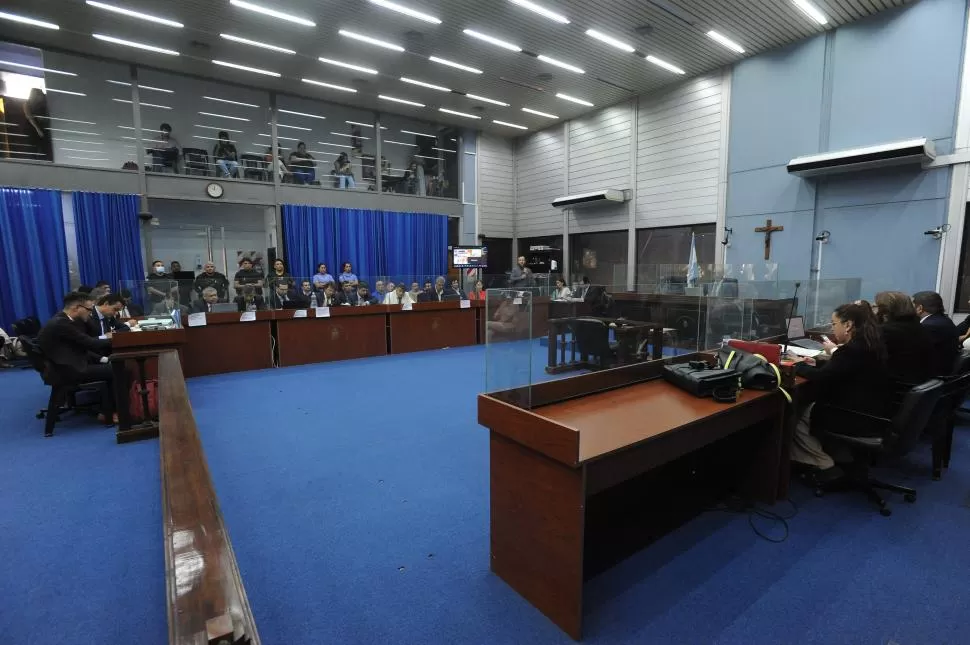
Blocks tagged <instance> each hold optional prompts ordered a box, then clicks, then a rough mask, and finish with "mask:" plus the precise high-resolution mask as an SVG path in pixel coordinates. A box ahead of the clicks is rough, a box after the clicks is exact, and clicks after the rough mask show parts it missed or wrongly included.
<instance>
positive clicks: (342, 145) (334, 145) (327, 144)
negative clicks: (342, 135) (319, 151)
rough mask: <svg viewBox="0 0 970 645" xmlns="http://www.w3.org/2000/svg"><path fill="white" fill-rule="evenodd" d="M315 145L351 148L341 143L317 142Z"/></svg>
mask: <svg viewBox="0 0 970 645" xmlns="http://www.w3.org/2000/svg"><path fill="white" fill-rule="evenodd" d="M317 143H319V144H320V145H321V146H333V147H334V148H353V146H348V145H346V144H343V143H327V142H326V141H317ZM385 143H386V142H385Z"/></svg>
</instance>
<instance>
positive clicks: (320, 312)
mask: <svg viewBox="0 0 970 645" xmlns="http://www.w3.org/2000/svg"><path fill="white" fill-rule="evenodd" d="M329 317H330V307H317V318H329Z"/></svg>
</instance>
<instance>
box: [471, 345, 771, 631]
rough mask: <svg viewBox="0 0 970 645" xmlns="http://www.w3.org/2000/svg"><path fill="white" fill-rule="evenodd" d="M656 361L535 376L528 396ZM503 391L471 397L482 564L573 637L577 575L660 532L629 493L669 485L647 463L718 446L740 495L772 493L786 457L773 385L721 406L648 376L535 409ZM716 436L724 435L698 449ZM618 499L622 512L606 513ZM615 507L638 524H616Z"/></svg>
mask: <svg viewBox="0 0 970 645" xmlns="http://www.w3.org/2000/svg"><path fill="white" fill-rule="evenodd" d="M688 358H690V357H679V358H678V359H676V360H677V361H680V360H686V359H688ZM662 364H663V362H662V361H654V362H651V363H645V364H641V365H633V366H630V367H625V368H617V369H614V370H605V371H602V372H597V373H594V374H589V375H583V376H577V377H573V378H570V379H563V380H561V381H554V382H551V383H543V384H537V385H532V388H531V400H532V401H533V404H534V405H536V404H539V403H542V402H543V401H544V400H549V399H556V398H557V397H559V400H562V399H564V398H567V397H569V396H575V395H576V394H577V393H580V392H582V391H584V390H585V391H592V390H596V389H597V388H599V387H609V386H610V385H612V384H616V383H620V382H622V380H623V378H624V374H638V375H641V376H649V374H650V372H651V371H653V372H654V373H657V372H658V371H659V367H660V366H661V365H662ZM624 370H626V371H627V372H624ZM509 394H511V396H509V397H506V396H505V393H493V394H482V395H479V397H478V422H479V423H480V424H482V425H483V426H486V427H487V428H489V430H490V454H491V468H490V470H491V568H492V571H494V572H495V573H496V574H497V575H498V576H499V577H501V578H502V579H503V580H505V581H506V582H507V583H508V584H509V585H510V586H511V587H512V588H513V589H515V590H516V591H517V592H519V593H520V594H521V595H522V596H523V597H525V598H526V599H527V600H529V602H531V603H532V604H533V605H535V606H536V607H537V608H538V609H539V610H540V611H542V612H543V613H544V614H545V615H546V616H548V617H549V618H550V619H551V620H552V621H553V622H554V623H556V625H558V626H559V627H560V628H562V629H563V631H565V632H566V633H567V634H569V635H570V636H572V637H573V638H575V639H577V640H578V639H580V638H582V620H583V583H584V580H585V579H587V578H589V577H591V576H592V575H595V574H596V573H598V572H599V571H600V570H602V569H603V568H607V567H608V566H609V565H611V564H613V563H615V562H617V561H619V560H620V559H622V558H623V557H626V556H627V555H630V554H631V553H632V552H634V551H635V550H636V549H637V548H639V547H642V545H643V543H645V542H647V541H649V540H650V539H654V538H656V537H657V535H656V531H657V527H655V526H652V525H651V522H652V519H651V516H650V514H649V513H648V512H646V511H645V510H644V509H643V508H642V507H641V506H640V504H639V502H637V501H635V502H632V503H631V500H640V501H642V500H643V499H659V498H663V497H664V496H665V495H668V494H672V493H673V491H672V490H671V489H669V488H665V487H663V486H661V485H659V484H656V483H653V482H652V481H651V480H650V477H649V476H648V475H644V473H648V472H650V471H654V470H655V469H659V468H662V467H665V465H667V464H670V465H671V466H674V465H678V464H681V463H682V461H675V460H679V459H680V458H682V457H684V456H685V455H692V457H691V459H694V458H695V457H696V458H698V459H700V457H698V455H700V454H703V455H704V456H705V459H721V457H722V456H723V454H724V453H727V454H730V459H729V460H727V461H728V465H727V466H724V465H722V467H725V468H727V469H728V470H729V471H730V473H731V474H732V475H733V482H734V483H736V485H737V487H738V490H739V492H740V494H742V495H743V496H745V497H747V498H750V499H758V500H762V501H765V502H769V503H771V502H774V501H775V499H776V495H777V493H778V490H779V486H778V481H779V474H780V470H781V468H782V462H783V461H786V460H787V457H788V455H787V452H786V450H787V447H786V446H785V445H784V444H783V441H784V437H785V434H784V427H783V425H784V424H783V419H784V406H785V402H784V398H783V397H782V396H781V394H780V393H777V392H770V393H766V392H754V391H750V390H749V391H745V392H744V393H743V394H742V395H741V398H740V400H739V401H738V402H737V403H733V404H723V403H715V402H714V401H712V400H711V399H700V398H696V397H694V396H692V395H690V394H688V393H686V392H684V391H682V390H680V389H678V388H676V387H674V386H672V385H669V384H668V383H666V382H665V381H663V380H651V381H646V382H639V383H636V384H632V385H626V386H624V387H618V388H617V389H612V390H609V391H602V392H599V393H595V394H589V395H586V396H579V397H578V398H571V399H568V400H562V402H553V403H549V404H547V405H541V406H540V407H534V408H533V409H532V410H525V409H521V408H518V407H515V406H513V405H511V404H509V403H506V402H505V401H503V400H502V399H503V398H510V399H511V398H513V397H514V394H515V392H514V391H510V392H509ZM720 440H725V441H726V442H728V443H727V444H725V442H720V443H718V445H717V446H716V447H715V448H712V449H705V448H706V447H707V446H709V445H711V444H713V443H714V442H716V441H720ZM725 446H729V447H725ZM722 461H723V459H722ZM705 463H706V462H705ZM725 481H727V480H725ZM718 483H720V480H718ZM658 489H659V490H660V491H661V494H660V495H658V494H657V491H658ZM617 506H619V508H621V509H622V510H621V511H620V512H618V513H617V512H613V513H612V514H611V513H610V509H614V511H615V508H616V507H617ZM604 509H605V510H604ZM618 516H619V517H625V518H627V521H628V522H629V521H634V522H637V521H638V522H640V524H637V525H636V526H635V527H634V528H635V530H633V529H629V527H624V528H623V529H622V531H621V530H616V529H615V528H614V527H615V524H616V517H618ZM629 518H634V519H629ZM618 538H622V539H621V540H619V542H618ZM624 540H625V541H626V543H623V544H621V543H620V542H623V541H624Z"/></svg>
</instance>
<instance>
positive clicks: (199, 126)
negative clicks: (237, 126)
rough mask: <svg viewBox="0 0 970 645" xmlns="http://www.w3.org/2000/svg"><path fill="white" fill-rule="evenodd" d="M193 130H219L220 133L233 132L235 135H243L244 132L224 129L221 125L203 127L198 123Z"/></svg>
mask: <svg viewBox="0 0 970 645" xmlns="http://www.w3.org/2000/svg"><path fill="white" fill-rule="evenodd" d="M192 127H193V128H204V129H206V130H218V131H219V132H233V133H235V134H242V133H243V131H242V130H233V129H232V128H224V127H222V126H221V125H201V124H199V123H196V124H195V125H193V126H192Z"/></svg>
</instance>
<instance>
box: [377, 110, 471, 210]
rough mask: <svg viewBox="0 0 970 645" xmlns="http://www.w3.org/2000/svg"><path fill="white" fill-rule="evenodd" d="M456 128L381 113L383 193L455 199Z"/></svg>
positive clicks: (456, 193) (457, 174)
mask: <svg viewBox="0 0 970 645" xmlns="http://www.w3.org/2000/svg"><path fill="white" fill-rule="evenodd" d="M459 134H460V131H459V130H458V128H455V127H452V126H444V125H435V124H431V123H427V122H423V121H418V120H415V119H409V118H407V117H403V116H398V115H394V114H382V115H381V133H380V135H381V163H380V165H381V178H382V179H381V181H382V185H383V190H384V192H386V193H399V194H404V195H418V196H420V197H449V198H453V199H456V198H457V197H458V190H459V187H460V185H461V179H460V177H459V163H460V162H459V152H460V151H459V150H458V143H459Z"/></svg>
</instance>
